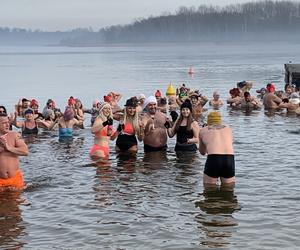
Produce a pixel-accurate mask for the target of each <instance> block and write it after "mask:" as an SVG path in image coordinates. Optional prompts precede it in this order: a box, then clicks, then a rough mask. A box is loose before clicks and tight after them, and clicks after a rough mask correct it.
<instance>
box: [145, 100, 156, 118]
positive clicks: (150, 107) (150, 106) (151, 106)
mask: <svg viewBox="0 0 300 250" xmlns="http://www.w3.org/2000/svg"><path fill="white" fill-rule="evenodd" d="M147 109H148V112H149V114H150V115H155V113H156V109H157V105H156V103H155V102H150V103H149V104H148V105H147Z"/></svg>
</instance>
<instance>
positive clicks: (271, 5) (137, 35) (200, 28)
mask: <svg viewBox="0 0 300 250" xmlns="http://www.w3.org/2000/svg"><path fill="white" fill-rule="evenodd" d="M259 40H264V41H272V42H273V41H292V42H300V3H299V2H292V1H269V0H268V1H260V2H249V3H245V4H235V5H228V6H225V7H219V6H207V5H201V6H199V7H198V8H196V7H190V8H188V7H181V8H179V9H178V10H177V11H176V13H173V14H172V13H169V14H164V15H161V16H157V17H153V16H152V17H150V18H147V19H145V18H141V19H138V20H136V21H135V22H133V23H132V24H128V25H115V26H110V27H107V28H102V29H100V30H99V31H93V30H92V29H74V30H71V31H67V32H61V31H56V32H43V31H40V30H36V31H31V30H25V29H8V28H0V45H3V44H10V45H11V44H39V45H41V44H42V45H46V44H47V45H63V46H98V45H103V44H108V43H109V44H110V43H136V42H142V43H144V42H199V41H200V42H202V41H203V42H207V41H209V42H210V41H259Z"/></svg>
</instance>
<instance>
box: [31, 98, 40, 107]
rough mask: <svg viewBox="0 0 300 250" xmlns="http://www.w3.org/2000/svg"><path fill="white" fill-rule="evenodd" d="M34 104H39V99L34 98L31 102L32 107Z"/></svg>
mask: <svg viewBox="0 0 300 250" xmlns="http://www.w3.org/2000/svg"><path fill="white" fill-rule="evenodd" d="M34 105H36V106H39V103H38V101H37V100H35V99H32V100H31V102H30V107H32V106H34Z"/></svg>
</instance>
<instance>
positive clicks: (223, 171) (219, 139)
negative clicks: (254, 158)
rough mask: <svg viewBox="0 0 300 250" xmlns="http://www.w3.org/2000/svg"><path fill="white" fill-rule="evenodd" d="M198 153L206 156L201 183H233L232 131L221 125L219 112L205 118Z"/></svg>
mask: <svg viewBox="0 0 300 250" xmlns="http://www.w3.org/2000/svg"><path fill="white" fill-rule="evenodd" d="M199 142H200V143H199V151H200V153H201V154H202V155H205V154H207V159H206V163H205V168H204V174H203V183H204V185H207V184H214V185H215V184H217V181H218V178H220V179H221V182H222V184H233V183H234V182H235V162H234V152H233V145H232V144H233V142H232V131H231V129H230V128H229V127H228V126H225V125H223V124H222V120H221V115H220V113H219V112H216V111H215V112H211V113H209V115H208V117H207V126H206V127H204V128H202V129H201V130H200V140H199Z"/></svg>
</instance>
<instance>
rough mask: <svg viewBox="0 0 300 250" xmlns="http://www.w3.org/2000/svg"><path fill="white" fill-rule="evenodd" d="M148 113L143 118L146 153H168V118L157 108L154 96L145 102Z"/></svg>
mask: <svg viewBox="0 0 300 250" xmlns="http://www.w3.org/2000/svg"><path fill="white" fill-rule="evenodd" d="M145 108H146V113H145V114H144V115H143V117H142V127H143V128H145V129H144V138H143V141H144V151H145V152H151V151H166V150H167V139H168V137H167V130H166V128H165V125H164V124H165V123H166V121H167V120H168V118H167V116H166V115H165V114H164V113H162V112H160V111H159V110H158V108H157V101H156V98H155V97H154V96H149V97H148V98H147V99H146V101H145Z"/></svg>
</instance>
